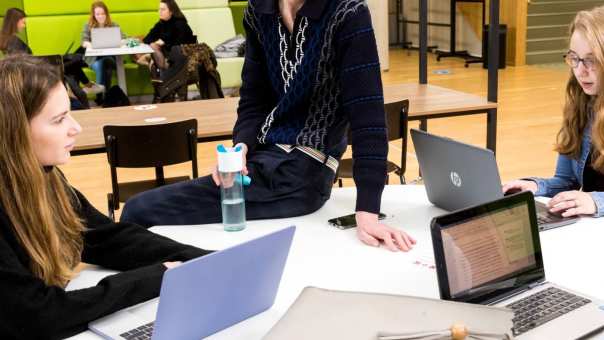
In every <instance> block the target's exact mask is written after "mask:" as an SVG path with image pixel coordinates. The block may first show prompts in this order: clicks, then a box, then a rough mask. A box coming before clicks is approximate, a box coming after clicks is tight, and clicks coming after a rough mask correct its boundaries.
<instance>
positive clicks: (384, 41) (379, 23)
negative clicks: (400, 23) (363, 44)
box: [367, 0, 390, 70]
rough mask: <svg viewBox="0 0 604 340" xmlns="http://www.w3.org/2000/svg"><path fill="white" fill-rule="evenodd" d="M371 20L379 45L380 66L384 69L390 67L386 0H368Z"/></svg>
mask: <svg viewBox="0 0 604 340" xmlns="http://www.w3.org/2000/svg"><path fill="white" fill-rule="evenodd" d="M367 4H368V6H369V11H370V12H371V21H372V22H373V30H374V32H375V39H376V42H377V47H378V54H379V58H380V66H381V68H382V70H388V68H390V62H389V53H388V42H389V38H388V3H387V2H386V0H368V1H367Z"/></svg>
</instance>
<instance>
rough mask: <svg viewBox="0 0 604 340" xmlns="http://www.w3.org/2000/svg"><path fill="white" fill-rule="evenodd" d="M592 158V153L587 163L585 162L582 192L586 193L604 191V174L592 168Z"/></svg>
mask: <svg viewBox="0 0 604 340" xmlns="http://www.w3.org/2000/svg"><path fill="white" fill-rule="evenodd" d="M592 148H593V146H592ZM591 156H592V153H591V152H590V153H589V156H588V157H587V161H586V162H585V169H583V189H582V190H583V191H585V192H592V191H604V174H603V173H601V172H599V171H597V170H596V169H594V168H593V167H592V166H591V161H592V159H591Z"/></svg>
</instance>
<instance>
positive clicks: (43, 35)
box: [27, 15, 88, 55]
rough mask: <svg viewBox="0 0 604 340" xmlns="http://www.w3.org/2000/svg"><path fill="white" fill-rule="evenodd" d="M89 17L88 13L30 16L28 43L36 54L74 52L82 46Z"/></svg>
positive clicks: (28, 21)
mask: <svg viewBox="0 0 604 340" xmlns="http://www.w3.org/2000/svg"><path fill="white" fill-rule="evenodd" d="M87 19H88V16H86V15H61V16H47V17H28V18H27V43H28V45H29V47H30V48H31V49H32V51H33V52H34V54H35V55H50V54H65V53H67V52H73V51H75V50H76V49H77V48H78V47H79V46H80V37H81V34H82V28H83V27H84V23H85V22H86V20H87ZM70 46H71V47H70Z"/></svg>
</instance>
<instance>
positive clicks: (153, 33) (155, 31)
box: [143, 22, 161, 45]
mask: <svg viewBox="0 0 604 340" xmlns="http://www.w3.org/2000/svg"><path fill="white" fill-rule="evenodd" d="M160 30H161V22H157V23H156V24H155V25H154V26H153V28H151V30H150V31H149V33H147V35H146V36H145V37H144V38H143V42H144V43H145V44H147V45H149V44H151V43H153V42H156V41H157V40H158V39H159V33H160Z"/></svg>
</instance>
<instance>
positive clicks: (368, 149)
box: [233, 0, 388, 213]
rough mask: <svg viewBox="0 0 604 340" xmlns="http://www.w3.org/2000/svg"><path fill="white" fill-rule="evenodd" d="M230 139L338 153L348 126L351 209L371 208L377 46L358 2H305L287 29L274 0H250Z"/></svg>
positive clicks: (378, 125)
mask: <svg viewBox="0 0 604 340" xmlns="http://www.w3.org/2000/svg"><path fill="white" fill-rule="evenodd" d="M244 26H245V28H246V32H247V41H246V56H245V63H244V66H243V73H242V78H243V84H242V87H241V99H240V101H239V108H238V118H237V122H236V124H235V128H234V131H233V141H234V142H235V143H239V142H243V143H246V144H247V145H248V147H249V149H250V150H253V149H254V148H255V147H256V146H257V145H258V144H290V145H301V146H309V147H312V148H315V149H317V150H320V151H323V152H325V153H327V154H329V155H331V156H334V157H336V158H338V159H339V158H340V157H341V155H342V153H343V152H344V151H345V149H346V128H347V126H348V125H349V124H350V127H351V131H352V150H353V159H354V169H353V173H354V181H355V183H356V186H357V204H356V210H357V211H368V212H372V213H377V212H378V211H379V209H380V201H381V194H382V190H383V188H384V183H385V179H386V156H387V154H388V142H387V138H386V125H385V124H386V123H385V113H384V99H383V93H382V82H381V75H380V65H379V60H378V54H377V47H376V41H375V36H374V32H373V27H372V23H371V16H370V14H369V10H368V8H367V5H366V3H365V1H362V0H307V1H306V2H305V3H304V5H303V6H302V8H301V9H300V10H299V11H298V13H297V16H296V19H295V22H294V29H293V32H292V33H290V32H289V31H288V30H287V28H285V25H283V23H282V21H281V19H280V15H279V7H278V3H277V1H275V0H250V1H249V6H248V9H247V11H246V13H245V19H244Z"/></svg>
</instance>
